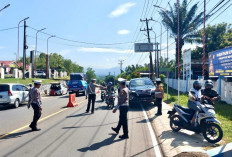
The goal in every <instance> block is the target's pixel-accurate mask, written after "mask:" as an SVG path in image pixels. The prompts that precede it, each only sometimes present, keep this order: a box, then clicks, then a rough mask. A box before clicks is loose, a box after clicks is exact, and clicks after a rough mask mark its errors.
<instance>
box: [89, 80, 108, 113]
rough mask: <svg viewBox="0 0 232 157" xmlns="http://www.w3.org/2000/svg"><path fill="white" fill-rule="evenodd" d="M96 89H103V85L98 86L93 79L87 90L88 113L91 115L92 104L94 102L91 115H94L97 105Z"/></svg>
mask: <svg viewBox="0 0 232 157" xmlns="http://www.w3.org/2000/svg"><path fill="white" fill-rule="evenodd" d="M96 87H102V88H104V87H103V86H101V85H98V84H96V79H92V81H91V83H90V84H89V85H88V87H87V90H86V94H87V95H86V99H87V98H88V106H87V109H86V113H89V109H90V104H91V102H92V109H91V113H92V114H94V105H95V100H96Z"/></svg>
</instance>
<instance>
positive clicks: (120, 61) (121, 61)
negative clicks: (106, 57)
mask: <svg viewBox="0 0 232 157" xmlns="http://www.w3.org/2000/svg"><path fill="white" fill-rule="evenodd" d="M123 62H124V60H119V63H118V64H119V65H120V74H121V73H122V65H123Z"/></svg>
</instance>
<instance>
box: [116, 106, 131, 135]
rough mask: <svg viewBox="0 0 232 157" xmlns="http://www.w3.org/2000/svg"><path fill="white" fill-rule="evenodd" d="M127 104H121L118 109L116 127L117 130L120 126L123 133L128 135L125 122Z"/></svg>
mask: <svg viewBox="0 0 232 157" xmlns="http://www.w3.org/2000/svg"><path fill="white" fill-rule="evenodd" d="M128 109H129V107H128V106H121V107H120V109H119V122H118V126H117V127H116V129H117V130H118V131H119V130H120V128H121V126H122V128H123V133H124V135H128V123H127V113H128Z"/></svg>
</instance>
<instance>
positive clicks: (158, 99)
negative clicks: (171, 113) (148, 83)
mask: <svg viewBox="0 0 232 157" xmlns="http://www.w3.org/2000/svg"><path fill="white" fill-rule="evenodd" d="M161 83H162V82H161V79H160V78H157V79H156V89H155V103H156V105H157V107H158V110H157V113H156V114H155V115H156V116H160V115H162V99H163V98H164V90H163V85H162V84H161Z"/></svg>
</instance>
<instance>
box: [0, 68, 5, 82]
mask: <svg viewBox="0 0 232 157" xmlns="http://www.w3.org/2000/svg"><path fill="white" fill-rule="evenodd" d="M4 78H5V73H4V68H1V79H4Z"/></svg>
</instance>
